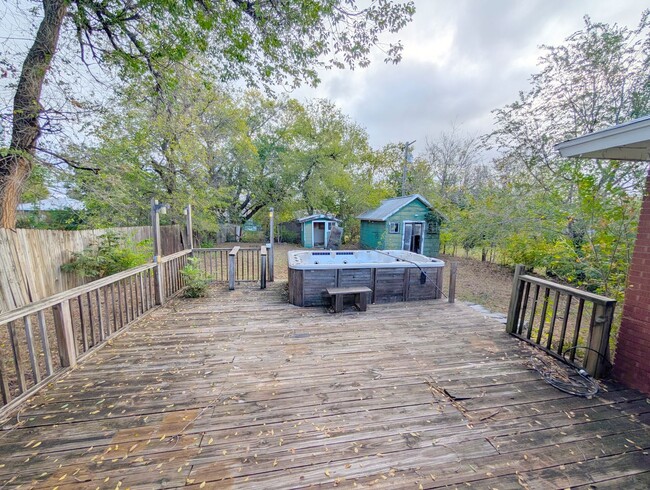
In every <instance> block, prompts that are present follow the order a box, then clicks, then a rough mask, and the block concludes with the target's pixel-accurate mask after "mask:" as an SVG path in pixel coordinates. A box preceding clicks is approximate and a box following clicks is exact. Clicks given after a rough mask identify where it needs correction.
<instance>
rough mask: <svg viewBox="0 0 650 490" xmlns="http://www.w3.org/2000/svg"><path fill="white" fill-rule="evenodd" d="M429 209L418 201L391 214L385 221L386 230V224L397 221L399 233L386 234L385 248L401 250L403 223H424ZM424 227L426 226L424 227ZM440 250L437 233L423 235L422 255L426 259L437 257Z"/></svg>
mask: <svg viewBox="0 0 650 490" xmlns="http://www.w3.org/2000/svg"><path fill="white" fill-rule="evenodd" d="M428 212H429V209H428V208H427V207H426V206H425V205H424V204H422V203H421V202H420V201H413V202H412V203H410V204H408V205H407V206H404V207H403V208H402V209H400V210H399V211H398V212H397V213H395V214H393V215H392V216H391V217H389V218H388V219H387V220H386V230H388V223H389V222H391V221H398V222H399V223H400V232H399V233H397V234H392V233H387V234H386V237H387V238H386V248H387V249H389V250H392V249H397V250H400V249H401V248H402V232H403V228H402V224H401V223H403V222H404V221H425V217H426V215H427V213H428ZM425 226H426V225H425ZM439 249H440V235H439V234H438V233H435V234H430V233H425V236H424V250H423V252H424V255H426V256H427V257H435V256H437V255H438V251H439Z"/></svg>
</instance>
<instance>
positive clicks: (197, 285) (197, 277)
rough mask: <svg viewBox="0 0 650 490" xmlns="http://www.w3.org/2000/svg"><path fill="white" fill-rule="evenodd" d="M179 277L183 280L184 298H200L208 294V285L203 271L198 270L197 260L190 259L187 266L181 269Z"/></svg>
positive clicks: (208, 282)
mask: <svg viewBox="0 0 650 490" xmlns="http://www.w3.org/2000/svg"><path fill="white" fill-rule="evenodd" d="M181 276H183V279H184V280H185V290H184V291H183V296H184V297H185V298H202V297H204V296H205V295H206V294H207V292H208V286H209V284H210V281H209V279H208V278H207V276H206V274H205V272H204V271H202V270H201V269H200V268H199V259H197V258H195V257H190V258H189V259H187V264H186V265H185V267H183V268H182V269H181Z"/></svg>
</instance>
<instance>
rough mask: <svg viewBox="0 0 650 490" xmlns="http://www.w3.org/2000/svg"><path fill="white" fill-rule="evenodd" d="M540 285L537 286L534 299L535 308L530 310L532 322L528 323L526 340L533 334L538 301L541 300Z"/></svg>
mask: <svg viewBox="0 0 650 490" xmlns="http://www.w3.org/2000/svg"><path fill="white" fill-rule="evenodd" d="M539 288H540V286H539V284H536V285H535V296H534V298H533V306H532V308H531V310H530V320H529V321H528V330H526V338H527V339H530V334H531V333H533V325H534V322H535V312H536V311H537V300H538V299H539Z"/></svg>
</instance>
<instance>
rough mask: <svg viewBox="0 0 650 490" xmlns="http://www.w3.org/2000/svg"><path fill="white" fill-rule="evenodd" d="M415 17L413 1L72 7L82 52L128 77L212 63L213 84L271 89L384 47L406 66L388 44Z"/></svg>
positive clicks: (359, 61)
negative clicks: (192, 62) (200, 60)
mask: <svg viewBox="0 0 650 490" xmlns="http://www.w3.org/2000/svg"><path fill="white" fill-rule="evenodd" d="M414 12H415V7H414V4H413V2H405V3H402V2H399V3H397V2H392V1H380V2H371V3H370V4H369V5H368V6H366V7H365V8H361V7H359V6H358V5H357V2H356V1H345V2H341V1H339V0H312V1H309V2H240V1H231V0H229V1H219V2H195V1H185V0H143V1H139V2H130V3H125V2H122V1H117V0H108V1H105V2H101V3H100V4H98V3H97V2H94V1H91V0H78V1H75V2H71V4H70V18H71V19H72V22H73V28H74V30H75V31H76V32H77V34H78V38H79V40H80V42H81V43H82V47H83V48H84V49H85V50H87V51H88V52H92V53H96V52H99V53H102V54H103V58H102V61H104V62H108V63H113V64H114V65H116V66H118V67H119V68H120V69H121V70H122V74H123V76H129V75H130V76H133V75H136V76H137V75H139V74H142V73H145V72H149V73H150V74H151V75H153V76H154V77H158V76H160V74H161V73H162V72H163V70H165V69H167V67H168V64H169V63H170V62H172V63H177V62H180V61H183V62H186V61H188V60H189V59H191V58H192V57H193V56H196V55H197V54H199V53H200V54H201V55H202V56H203V57H205V59H206V63H205V66H204V68H203V71H204V72H207V73H206V75H209V77H206V80H214V79H216V80H220V81H232V80H235V79H244V80H245V81H247V82H248V83H249V84H251V85H252V84H260V83H261V84H263V85H265V86H272V85H281V84H285V83H286V84H287V85H289V86H293V87H296V86H298V85H299V84H300V83H301V82H303V81H306V82H307V83H309V84H311V85H316V84H317V83H318V82H319V79H318V75H317V73H316V70H315V68H316V67H325V68H334V67H339V68H344V67H348V68H352V69H353V68H355V67H357V66H360V67H365V66H367V65H368V64H369V63H370V53H371V50H372V49H373V48H374V47H376V48H378V49H381V50H382V51H383V52H384V53H385V54H386V57H385V61H386V62H398V61H399V60H400V58H401V50H402V46H401V44H400V43H399V42H397V43H394V44H393V43H390V44H388V45H385V44H384V43H382V42H381V41H380V35H381V34H382V33H384V32H398V31H399V30H401V29H402V28H403V27H404V26H405V25H406V24H407V23H408V22H409V21H410V20H411V17H412V16H413V14H414Z"/></svg>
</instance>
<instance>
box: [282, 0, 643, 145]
mask: <svg viewBox="0 0 650 490" xmlns="http://www.w3.org/2000/svg"><path fill="white" fill-rule="evenodd" d="M416 8H417V12H416V15H415V18H414V21H413V22H412V23H411V24H410V25H409V26H407V28H406V29H405V30H403V31H402V32H400V33H399V34H398V35H396V36H394V37H393V38H392V39H391V40H394V39H396V38H399V39H401V40H402V42H403V44H404V57H403V60H402V62H401V63H400V64H398V65H385V64H383V63H382V62H381V58H382V57H381V55H378V56H377V57H376V60H375V62H374V63H373V64H372V65H371V66H370V67H369V68H367V69H365V70H357V71H354V72H337V71H331V72H325V73H324V74H323V76H322V78H323V83H322V84H321V86H319V87H318V88H317V89H300V90H299V91H297V92H296V93H295V94H294V95H295V96H297V97H299V98H309V97H326V98H329V99H332V100H333V101H334V102H336V103H337V104H338V105H339V107H341V109H342V110H343V111H344V112H345V113H347V114H348V115H350V116H351V117H352V118H353V119H354V120H355V121H357V122H358V123H359V124H361V125H362V126H364V127H366V128H367V130H368V132H369V134H370V140H371V143H372V144H373V145H374V146H382V145H384V144H386V143H388V142H397V141H405V140H407V139H408V140H409V141H410V140H413V139H417V140H418V143H417V144H416V147H417V148H419V149H420V150H422V149H423V148H424V140H425V138H426V137H427V136H428V137H435V136H437V135H438V134H439V133H440V132H441V131H444V130H446V129H448V128H449V125H450V123H451V122H455V123H457V124H461V125H462V127H463V129H465V130H467V131H468V132H470V133H479V134H482V133H487V132H489V131H490V130H491V129H492V123H493V118H492V115H491V111H492V110H494V109H497V108H500V107H503V106H504V105H506V104H508V103H510V102H513V101H515V100H516V99H517V96H518V93H519V91H521V90H526V89H527V88H528V81H529V78H530V76H531V75H532V74H533V73H535V72H536V71H537V66H536V63H537V59H538V57H539V56H540V54H541V51H540V50H539V45H541V44H547V45H557V44H561V43H562V42H563V41H564V39H566V38H567V37H568V36H569V35H571V34H572V33H574V32H576V31H577V30H579V29H581V28H582V27H583V25H584V22H583V17H584V15H585V14H588V15H590V16H591V17H592V20H594V21H602V22H608V23H614V22H617V23H619V24H622V25H627V26H629V27H636V25H637V23H638V21H639V19H640V17H641V12H642V11H643V9H644V8H646V4H645V2H644V1H638V0H634V1H627V2H611V0H573V1H565V0H527V1H525V2H524V1H519V0H489V1H479V0H455V1H454V2H449V1H448V0H436V1H431V0H426V1H425V0H419V1H416Z"/></svg>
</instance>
